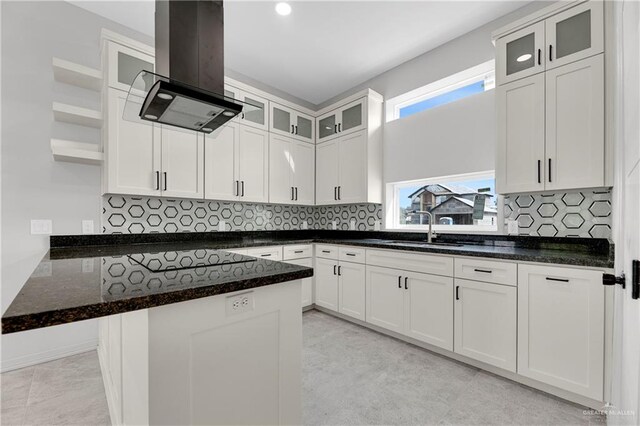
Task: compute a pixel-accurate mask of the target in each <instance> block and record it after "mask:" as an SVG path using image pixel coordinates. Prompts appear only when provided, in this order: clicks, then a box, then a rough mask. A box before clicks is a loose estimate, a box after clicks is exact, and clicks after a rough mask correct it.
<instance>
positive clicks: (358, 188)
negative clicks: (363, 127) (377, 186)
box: [337, 131, 368, 203]
mask: <svg viewBox="0 0 640 426" xmlns="http://www.w3.org/2000/svg"><path fill="white" fill-rule="evenodd" d="M339 147H340V152H339V155H338V159H337V160H338V164H339V172H338V176H339V180H338V191H337V195H338V197H337V198H338V200H337V201H338V202H339V203H358V202H364V201H366V199H367V178H368V174H367V172H368V167H367V134H366V132H364V131H362V132H357V133H352V134H350V135H347V136H344V137H341V138H340V139H339Z"/></svg>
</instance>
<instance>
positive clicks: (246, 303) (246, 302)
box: [227, 292, 254, 315]
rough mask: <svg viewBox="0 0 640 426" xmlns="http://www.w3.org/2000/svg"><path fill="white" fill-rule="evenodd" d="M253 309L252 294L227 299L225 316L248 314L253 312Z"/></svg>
mask: <svg viewBox="0 0 640 426" xmlns="http://www.w3.org/2000/svg"><path fill="white" fill-rule="evenodd" d="M253 307H254V300H253V292H249V293H243V294H238V295H235V296H229V297H227V315H235V314H240V313H243V312H249V311H252V310H253Z"/></svg>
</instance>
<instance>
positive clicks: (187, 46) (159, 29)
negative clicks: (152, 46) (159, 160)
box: [127, 0, 252, 133]
mask: <svg viewBox="0 0 640 426" xmlns="http://www.w3.org/2000/svg"><path fill="white" fill-rule="evenodd" d="M155 43H156V57H155V61H156V73H151V72H148V71H142V72H141V73H140V74H139V75H138V77H137V78H136V80H135V81H134V83H133V84H132V88H131V90H130V96H129V97H132V96H131V94H132V93H134V96H133V97H134V98H135V97H136V96H137V97H138V101H137V102H135V104H136V107H137V108H136V109H137V110H138V111H139V113H138V115H139V118H141V119H142V120H146V121H151V122H154V123H162V124H166V125H170V126H176V127H181V128H184V129H190V130H195V131H199V132H203V133H211V132H213V131H214V130H215V129H217V128H218V127H220V126H222V125H224V124H225V123H226V122H227V121H229V120H231V119H232V118H233V117H235V116H236V115H238V114H239V113H240V112H242V111H243V110H247V109H249V110H250V109H252V107H251V105H247V104H246V103H244V102H238V101H236V100H234V99H233V98H229V97H226V96H224V9H223V4H222V1H212V0H200V1H183V0H168V1H167V0H164V1H163V0H157V1H156V14H155ZM147 88H148V90H147ZM135 92H137V94H135ZM141 92H142V95H141V94H140V93H141ZM142 96H144V100H143V101H142ZM128 101H129V100H127V102H128ZM140 104H141V106H140ZM247 107H248V108H247Z"/></svg>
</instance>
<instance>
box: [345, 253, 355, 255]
mask: <svg viewBox="0 0 640 426" xmlns="http://www.w3.org/2000/svg"><path fill="white" fill-rule="evenodd" d="M345 254H346V255H347V256H355V255H356V254H355V253H345Z"/></svg>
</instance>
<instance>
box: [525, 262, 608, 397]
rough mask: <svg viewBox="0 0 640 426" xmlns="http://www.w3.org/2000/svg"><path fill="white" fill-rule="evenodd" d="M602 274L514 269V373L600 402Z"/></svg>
mask: <svg viewBox="0 0 640 426" xmlns="http://www.w3.org/2000/svg"><path fill="white" fill-rule="evenodd" d="M604 342H605V289H604V287H603V286H602V271H588V270H580V269H572V268H561V267H554V266H545V265H519V266H518V374H521V375H523V376H526V377H529V378H532V379H535V380H539V381H541V382H543V383H547V384H550V385H553V386H556V387H558V388H561V389H565V390H568V391H571V392H575V393H577V394H580V395H584V396H586V397H589V398H593V399H595V400H598V401H602V398H603V396H604V395H603V386H604V382H603V377H604V353H605V348H604Z"/></svg>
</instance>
